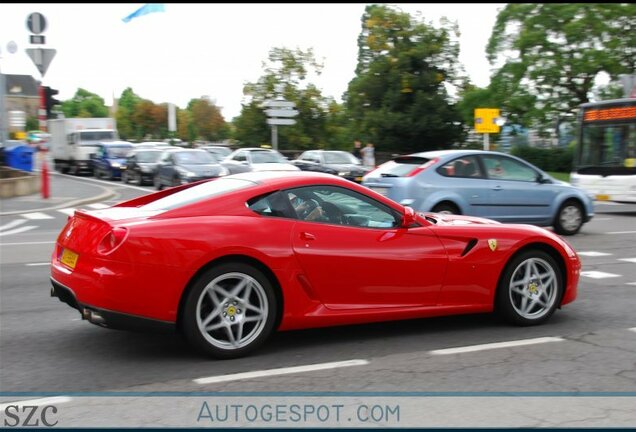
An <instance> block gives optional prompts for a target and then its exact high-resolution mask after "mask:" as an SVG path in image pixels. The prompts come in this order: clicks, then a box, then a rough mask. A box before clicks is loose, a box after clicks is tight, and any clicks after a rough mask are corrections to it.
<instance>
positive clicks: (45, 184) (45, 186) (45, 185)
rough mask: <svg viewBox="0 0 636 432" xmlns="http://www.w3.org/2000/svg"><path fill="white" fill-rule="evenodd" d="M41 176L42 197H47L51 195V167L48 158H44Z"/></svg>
mask: <svg viewBox="0 0 636 432" xmlns="http://www.w3.org/2000/svg"><path fill="white" fill-rule="evenodd" d="M40 177H42V198H45V199H46V198H48V197H49V168H48V167H47V165H46V158H42V171H41V172H40Z"/></svg>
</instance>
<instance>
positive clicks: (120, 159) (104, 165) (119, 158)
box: [91, 141, 134, 180]
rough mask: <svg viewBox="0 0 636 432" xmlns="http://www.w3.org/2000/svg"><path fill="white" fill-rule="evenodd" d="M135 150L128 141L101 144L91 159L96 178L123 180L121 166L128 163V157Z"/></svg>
mask: <svg viewBox="0 0 636 432" xmlns="http://www.w3.org/2000/svg"><path fill="white" fill-rule="evenodd" d="M133 149H134V146H133V145H132V144H131V143H129V142H127V141H109V142H100V143H99V144H98V145H97V151H96V152H95V154H94V155H93V156H92V159H91V160H92V162H93V173H94V175H95V177H96V178H102V177H104V178H107V179H109V180H113V179H118V178H121V166H122V165H123V164H125V163H126V157H127V156H128V154H129V153H130V152H131V151H132V150H133Z"/></svg>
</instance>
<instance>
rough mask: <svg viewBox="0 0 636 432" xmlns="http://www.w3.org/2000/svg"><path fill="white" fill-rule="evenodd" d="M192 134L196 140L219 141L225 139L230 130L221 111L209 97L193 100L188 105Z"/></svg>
mask: <svg viewBox="0 0 636 432" xmlns="http://www.w3.org/2000/svg"><path fill="white" fill-rule="evenodd" d="M188 111H190V124H191V125H192V129H191V132H193V133H194V136H195V137H196V139H203V140H207V141H219V140H222V139H225V138H226V137H227V134H228V129H227V126H226V124H225V119H224V118H223V115H222V114H221V110H220V109H219V107H217V106H216V104H215V103H214V102H213V101H212V100H210V98H209V97H206V96H204V97H201V98H199V99H192V100H190V102H189V103H188Z"/></svg>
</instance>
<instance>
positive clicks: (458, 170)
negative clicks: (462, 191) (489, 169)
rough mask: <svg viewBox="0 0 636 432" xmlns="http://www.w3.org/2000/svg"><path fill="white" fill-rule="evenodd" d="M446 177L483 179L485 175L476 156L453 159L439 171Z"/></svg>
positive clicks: (438, 170)
mask: <svg viewBox="0 0 636 432" xmlns="http://www.w3.org/2000/svg"><path fill="white" fill-rule="evenodd" d="M437 172H438V173H440V174H441V175H443V176H444V177H469V178H481V177H483V176H484V175H483V173H482V172H481V168H480V167H479V162H478V161H477V158H476V157H475V156H465V157H461V158H457V159H453V160H452V161H450V162H447V163H445V164H444V165H442V166H441V167H439V168H438V169H437Z"/></svg>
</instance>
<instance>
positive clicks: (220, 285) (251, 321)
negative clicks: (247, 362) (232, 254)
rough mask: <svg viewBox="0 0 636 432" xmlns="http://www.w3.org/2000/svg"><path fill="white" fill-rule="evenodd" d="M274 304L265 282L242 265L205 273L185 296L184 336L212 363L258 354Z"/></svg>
mask: <svg viewBox="0 0 636 432" xmlns="http://www.w3.org/2000/svg"><path fill="white" fill-rule="evenodd" d="M276 314H277V302H276V294H275V293H274V288H273V287H272V284H271V282H270V281H269V279H268V278H267V277H266V276H265V275H264V274H263V273H262V272H261V271H260V270H258V269H256V268H255V267H253V266H250V265H248V264H244V263H225V264H221V265H219V266H216V267H213V268H211V269H209V270H207V271H206V272H205V273H203V274H202V275H201V277H199V279H198V280H197V281H196V282H195V283H194V285H193V287H192V289H191V290H190V291H189V292H188V294H187V298H186V302H185V305H184V309H183V317H182V321H181V322H182V325H183V330H184V334H185V336H186V337H187V339H188V340H189V341H190V343H192V344H193V345H194V346H195V347H197V348H199V349H200V350H202V351H203V352H205V353H207V354H210V355H212V356H214V357H217V358H222V359H228V358H236V357H240V356H243V355H246V354H247V353H249V352H251V351H253V350H254V349H256V348H258V347H259V346H260V345H261V344H262V343H263V342H265V340H266V339H267V338H268V337H269V335H270V334H271V333H272V332H273V330H274V325H275V320H276Z"/></svg>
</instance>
